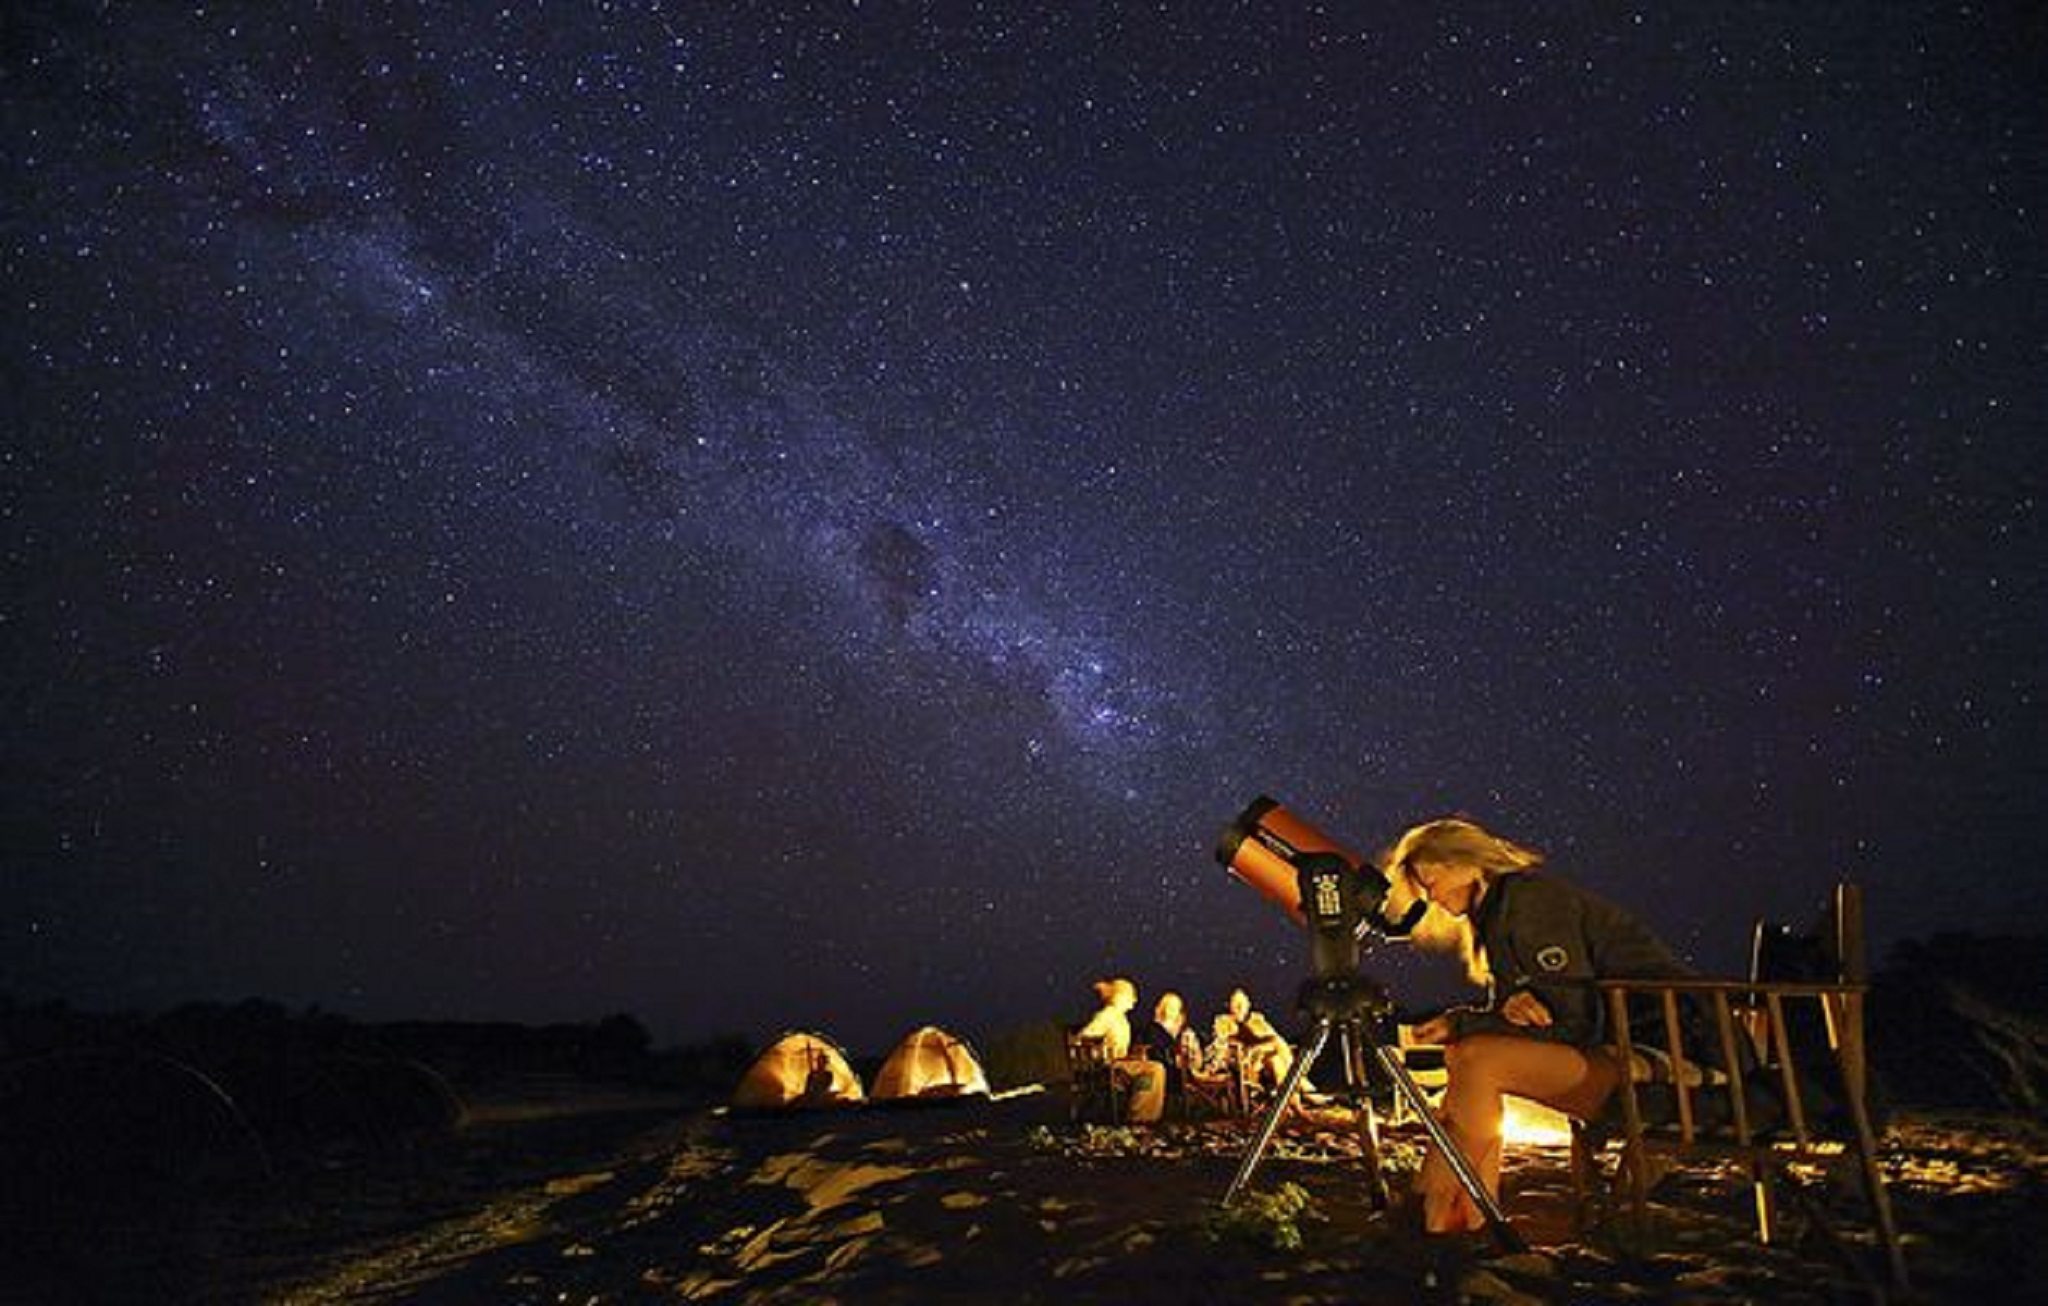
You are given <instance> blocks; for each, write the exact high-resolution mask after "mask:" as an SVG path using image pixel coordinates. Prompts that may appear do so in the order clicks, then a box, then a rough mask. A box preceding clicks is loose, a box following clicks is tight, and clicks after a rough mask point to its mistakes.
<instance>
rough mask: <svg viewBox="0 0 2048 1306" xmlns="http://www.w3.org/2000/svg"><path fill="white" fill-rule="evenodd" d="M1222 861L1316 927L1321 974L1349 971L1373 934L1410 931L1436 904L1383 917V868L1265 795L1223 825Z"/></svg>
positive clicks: (1316, 963) (1315, 963) (1314, 956)
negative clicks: (1396, 916)
mask: <svg viewBox="0 0 2048 1306" xmlns="http://www.w3.org/2000/svg"><path fill="white" fill-rule="evenodd" d="M1216 860H1217V861H1219V862H1221V863H1223V865H1224V867H1225V868H1226V869H1228V870H1229V871H1230V873H1231V874H1232V875H1234V876H1236V877H1237V878H1238V879H1239V880H1241V881H1243V882H1244V883H1245V884H1248V885H1250V886H1251V887H1252V889H1253V890H1255V891H1256V892H1257V893H1258V894H1259V896H1260V897H1262V898H1264V899H1266V901H1268V902H1270V903H1272V904H1273V905H1274V906H1276V907H1278V908H1279V909H1280V910H1282V911H1284V912H1286V913H1287V914H1288V916H1289V917H1291V918H1292V919H1293V921H1294V923H1295V924H1297V925H1301V926H1304V927H1306V928H1307V929H1308V931H1309V960H1310V964H1311V966H1312V968H1313V970H1314V972H1315V975H1316V977H1317V978H1318V979H1334V978H1337V977H1339V976H1344V975H1349V974H1350V973H1351V972H1352V971H1354V970H1356V969H1357V967H1358V957H1359V943H1360V941H1361V940H1363V939H1364V938H1365V936H1366V935H1367V934H1369V933H1372V932H1375V931H1376V932H1378V933H1380V934H1383V935H1385V936H1387V937H1389V938H1403V937H1406V935H1407V934H1408V932H1409V931H1411V930H1413V929H1414V928H1415V923H1416V922H1417V921H1419V920H1421V919H1422V916H1423V913H1424V912H1426V911H1428V910H1429V904H1428V903H1426V902H1424V901H1422V900H1420V899H1418V900H1416V901H1415V902H1414V903H1413V904H1411V905H1410V906H1409V908H1408V910H1407V911H1406V912H1405V913H1404V914H1403V915H1402V918H1401V919H1400V920H1398V921H1388V920H1386V919H1385V918H1383V917H1382V916H1381V915H1380V907H1381V905H1382V904H1383V903H1385V902H1386V899H1387V891H1388V890H1389V889H1390V888H1392V887H1393V886H1392V885H1391V884H1390V883H1389V882H1388V880H1387V877H1386V875H1385V874H1384V873H1383V872H1382V871H1381V870H1380V868H1379V867H1377V866H1374V865H1373V864H1372V863H1371V862H1370V861H1368V860H1367V859H1366V858H1364V857H1361V856H1359V855H1358V854H1357V853H1355V852H1353V851H1352V850H1351V849H1349V848H1347V847H1345V846H1344V845H1343V844H1341V843H1339V842H1338V841H1337V840H1335V839H1333V838H1331V837H1330V836H1329V835H1327V834H1324V833H1323V832H1322V831H1321V830H1319V829H1317V828H1316V827H1315V826H1313V825H1311V824H1309V823H1308V822H1307V821H1305V820H1303V819H1302V818H1301V817H1300V816H1297V815H1296V814H1294V813H1293V812H1290V811H1288V810H1287V809H1286V808H1285V807H1282V806H1281V805H1280V803H1279V802H1278V801H1277V800H1276V799H1273V798H1269V797H1266V796H1265V795H1263V794H1262V795H1260V796H1259V797H1257V798H1255V799H1253V800H1252V801H1251V803H1250V804H1249V805H1248V806H1247V807H1246V808H1245V809H1244V810H1243V811H1242V812H1240V813H1238V815H1237V819H1236V820H1234V821H1232V822H1231V823H1230V824H1229V825H1227V826H1225V827H1224V828H1223V834H1222V836H1221V837H1220V838H1218V839H1217V841H1216Z"/></svg>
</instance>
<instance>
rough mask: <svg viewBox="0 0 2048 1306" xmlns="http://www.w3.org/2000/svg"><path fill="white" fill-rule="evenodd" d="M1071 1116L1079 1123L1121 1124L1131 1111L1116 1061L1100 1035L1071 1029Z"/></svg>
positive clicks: (1069, 1107)
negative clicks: (1117, 1070) (1117, 1072)
mask: <svg viewBox="0 0 2048 1306" xmlns="http://www.w3.org/2000/svg"><path fill="white" fill-rule="evenodd" d="M1067 1082H1068V1100H1067V1116H1068V1118H1069V1119H1071V1120H1074V1121H1076V1122H1079V1121H1092V1122H1095V1123H1098V1124H1111V1125H1113V1124H1121V1123H1123V1120H1124V1117H1125V1115H1126V1114H1127V1112H1128V1106H1127V1102H1126V1099H1125V1092H1124V1088H1123V1085H1122V1083H1121V1082H1120V1081H1119V1080H1118V1078H1117V1075H1116V1062H1115V1060H1114V1059H1112V1058H1111V1057H1110V1055H1109V1048H1108V1047H1107V1046H1106V1045H1105V1044H1104V1043H1103V1041H1102V1040H1101V1039H1099V1038H1083V1037H1081V1034H1080V1032H1079V1031H1078V1030H1072V1029H1070V1030H1068V1031H1067Z"/></svg>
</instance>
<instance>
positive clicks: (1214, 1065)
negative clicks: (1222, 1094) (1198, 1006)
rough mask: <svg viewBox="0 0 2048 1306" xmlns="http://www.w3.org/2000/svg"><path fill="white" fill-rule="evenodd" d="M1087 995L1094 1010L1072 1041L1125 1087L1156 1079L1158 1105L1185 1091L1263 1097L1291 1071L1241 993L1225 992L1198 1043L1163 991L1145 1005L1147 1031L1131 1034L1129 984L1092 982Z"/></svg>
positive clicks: (1285, 1054) (1274, 1034) (1176, 1000)
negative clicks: (1094, 1000)
mask: <svg viewBox="0 0 2048 1306" xmlns="http://www.w3.org/2000/svg"><path fill="white" fill-rule="evenodd" d="M1095 993H1096V996H1097V997H1098V998H1099V999H1100V1000H1101V1006H1100V1007H1099V1008H1098V1009H1097V1011H1096V1012H1095V1014H1094V1015H1093V1016H1092V1017H1090V1018H1089V1020H1088V1023H1087V1024H1085V1025H1083V1026H1082V1027H1081V1028H1080V1029H1079V1030H1078V1031H1076V1037H1077V1038H1079V1039H1083V1040H1095V1041H1097V1042H1099V1044H1100V1046H1101V1049H1102V1054H1103V1057H1104V1059H1105V1060H1107V1061H1109V1062H1110V1063H1112V1065H1113V1066H1114V1067H1115V1068H1116V1072H1117V1073H1119V1074H1122V1075H1123V1076H1124V1077H1125V1078H1126V1079H1127V1080H1128V1081H1130V1082H1131V1083H1132V1084H1134V1085H1140V1084H1144V1083H1148V1082H1149V1081H1150V1078H1151V1077H1156V1079H1157V1082H1158V1084H1159V1086H1160V1088H1161V1089H1162V1090H1163V1094H1164V1097H1165V1098H1166V1099H1176V1098H1179V1097H1182V1096H1183V1095H1184V1094H1185V1093H1186V1092H1187V1091H1188V1089H1189V1088H1190V1087H1191V1086H1193V1087H1196V1088H1211V1089H1217V1090H1223V1089H1228V1088H1233V1087H1237V1088H1239V1089H1240V1091H1243V1092H1247V1093H1255V1092H1260V1091H1267V1092H1270V1091H1272V1090H1274V1089H1277V1088H1278V1087H1279V1086H1280V1085H1281V1083H1282V1082H1283V1081H1285V1079H1286V1078H1287V1072H1288V1071H1289V1070H1290V1069H1291V1068H1292V1067H1293V1065H1294V1049H1293V1048H1292V1047H1291V1046H1290V1045H1289V1044H1288V1042H1287V1040H1286V1039H1285V1038H1283V1037H1282V1036H1281V1034H1280V1032H1279V1031H1278V1030H1276V1029H1274V1028H1273V1023H1272V1022H1271V1021H1270V1020H1268V1019H1266V1017H1265V1015H1264V1014H1263V1013H1261V1012H1259V1011H1256V1010H1254V1009H1253V1007H1252V1000H1251V995H1250V994H1248V993H1246V992H1245V990H1244V989H1242V988H1234V989H1232V990H1231V991H1230V997H1229V999H1228V1000H1227V1003H1226V1005H1225V1009H1224V1010H1222V1011H1219V1012H1217V1013H1216V1015H1215V1016H1214V1017H1213V1018H1212V1019H1211V1020H1210V1022H1209V1036H1208V1038H1207V1039H1206V1040H1205V1039H1204V1038H1203V1037H1202V1034H1201V1032H1200V1031H1199V1030H1198V1029H1196V1027H1195V1026H1194V1025H1193V1024H1192V1023H1191V1022H1190V1021H1189V1020H1188V1013H1187V1003H1186V1002H1185V1001H1184V1000H1183V999H1182V997H1181V995H1180V994H1179V993H1176V992H1174V991H1173V990H1171V989H1169V990H1167V991H1166V992H1164V993H1162V994H1160V995H1159V1000H1158V1001H1157V1002H1155V1003H1154V1004H1153V1006H1152V1019H1151V1022H1150V1024H1149V1025H1144V1026H1137V1027H1134V1026H1133V1023H1132V1020H1131V1013H1132V1012H1134V1011H1136V1010H1137V1008H1138V986H1137V985H1136V984H1134V983H1132V982H1131V981H1130V980H1128V979H1124V978H1122V977H1118V978H1114V979H1105V980H1099V981H1097V982H1096V984H1095ZM1162 1071H1163V1073H1159V1072H1162ZM1138 1092H1140V1093H1142V1092H1143V1089H1142V1088H1140V1089H1139V1090H1138ZM1134 1100H1136V1099H1135V1098H1134ZM1145 1114H1146V1109H1145V1107H1144V1106H1142V1105H1140V1106H1137V1107H1135V1108H1134V1118H1142V1117H1143V1116H1144V1115H1145Z"/></svg>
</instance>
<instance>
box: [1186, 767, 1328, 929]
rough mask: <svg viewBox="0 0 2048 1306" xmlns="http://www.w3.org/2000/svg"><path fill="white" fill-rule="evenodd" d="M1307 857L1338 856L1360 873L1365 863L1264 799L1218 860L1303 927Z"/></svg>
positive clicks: (1242, 819) (1228, 838)
mask: <svg viewBox="0 0 2048 1306" xmlns="http://www.w3.org/2000/svg"><path fill="white" fill-rule="evenodd" d="M1304 853H1335V854H1336V855H1337V856H1339V857H1342V858H1343V859H1344V861H1345V862H1346V863H1347V864H1348V865H1349V866H1350V867H1351V869H1352V870H1354V871H1355V870H1357V869H1359V868H1360V867H1361V866H1363V865H1364V864H1365V859H1364V858H1362V857H1360V856H1359V855H1358V854H1357V853H1355V852H1353V851H1351V849H1349V848H1346V847H1345V846H1344V845H1343V844H1341V843H1338V842H1337V841H1336V840H1335V839H1332V838H1331V837H1330V836H1329V835H1327V834H1324V833H1323V832H1322V831H1321V830H1318V829H1317V828H1316V827H1315V826H1313V825H1310V824H1309V823H1308V822H1307V821H1304V820H1302V819H1301V818H1300V817H1298V816H1296V815H1295V814H1294V813H1292V812H1290V811H1288V810H1287V809H1286V808H1284V807H1282V806H1281V805H1280V803H1279V801H1278V800H1277V799H1273V798H1268V797H1266V796H1265V795H1263V794H1261V795H1260V796H1259V797H1257V798H1254V799H1253V800H1252V801H1251V804H1250V805H1249V806H1247V807H1246V808H1245V809H1244V810H1243V811H1242V812H1240V813H1238V816H1237V819H1236V820H1235V821H1232V822H1231V823H1230V824H1229V825H1227V826H1225V827H1224V829H1223V834H1222V836H1221V837H1220V838H1218V839H1217V841H1216V860H1217V861H1219V862H1221V863H1223V865H1224V866H1225V867H1226V868H1228V869H1229V871H1230V873H1231V874H1232V875H1234V876H1236V877H1237V878H1238V879H1240V880H1242V881H1244V882H1245V883H1246V884H1249V885H1250V886H1251V887H1252V888H1253V889H1254V890H1256V891H1257V892H1258V894H1259V896H1260V897H1262V898H1264V899H1265V900H1266V901H1268V902H1270V903H1272V904H1273V905H1274V906H1276V907H1278V908H1279V909H1280V910H1281V911H1284V912H1286V913H1287V914H1288V916H1289V917H1291V918H1292V919H1293V921H1294V923H1295V924H1296V925H1301V926H1306V925H1307V924H1308V918H1307V917H1306V916H1305V915H1303V914H1302V910H1301V885H1300V883H1299V881H1298V880H1297V878H1296V876H1295V860H1294V859H1295V858H1297V857H1299V856H1301V855H1302V854H1304Z"/></svg>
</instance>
